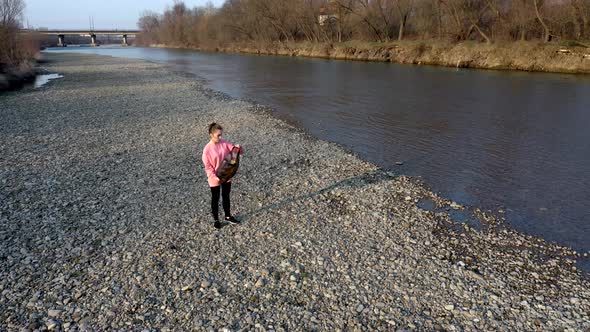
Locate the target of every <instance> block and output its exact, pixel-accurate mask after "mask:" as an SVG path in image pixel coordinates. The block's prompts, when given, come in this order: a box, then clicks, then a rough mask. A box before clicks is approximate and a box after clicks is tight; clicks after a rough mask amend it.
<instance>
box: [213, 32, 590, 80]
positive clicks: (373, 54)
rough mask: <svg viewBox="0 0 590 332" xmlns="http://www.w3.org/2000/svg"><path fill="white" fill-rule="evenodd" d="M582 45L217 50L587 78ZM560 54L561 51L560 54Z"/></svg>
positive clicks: (353, 44)
mask: <svg viewBox="0 0 590 332" xmlns="http://www.w3.org/2000/svg"><path fill="white" fill-rule="evenodd" d="M584 45H586V43H584V42H576V43H575V44H572V43H564V42H561V43H541V42H535V41H527V42H495V43H491V44H487V43H481V42H475V41H466V42H461V43H453V42H449V41H441V40H408V41H391V42H385V43H378V42H364V41H354V40H353V41H347V42H344V43H311V42H297V43H293V42H291V43H256V44H234V45H232V46H230V47H225V48H218V49H217V50H219V51H225V52H243V53H255V54H273V55H286V56H306V57H322V58H332V59H346V60H362V61H388V62H396V63H409V64H427V65H439V66H448V67H462V68H481V69H501V70H524V71H544V72H562V73H586V74H588V73H590V48H587V47H585V46H584ZM563 50H566V51H565V52H564V51H563Z"/></svg>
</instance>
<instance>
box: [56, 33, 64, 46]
mask: <svg viewBox="0 0 590 332" xmlns="http://www.w3.org/2000/svg"><path fill="white" fill-rule="evenodd" d="M65 39H66V36H65V35H57V46H59V47H65V46H66V44H65Z"/></svg>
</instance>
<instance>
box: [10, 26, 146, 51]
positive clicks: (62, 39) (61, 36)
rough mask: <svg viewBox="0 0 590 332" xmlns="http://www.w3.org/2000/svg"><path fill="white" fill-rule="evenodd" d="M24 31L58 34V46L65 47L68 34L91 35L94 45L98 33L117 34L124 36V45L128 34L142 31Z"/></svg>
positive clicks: (132, 34) (134, 34)
mask: <svg viewBox="0 0 590 332" xmlns="http://www.w3.org/2000/svg"><path fill="white" fill-rule="evenodd" d="M22 32H35V33H38V34H41V35H56V36H57V38H58V39H57V40H58V41H57V46H61V47H65V46H67V44H66V35H80V36H87V37H90V39H91V40H92V43H91V44H92V46H96V45H98V44H97V43H96V36H97V35H117V36H122V37H123V46H127V45H129V44H128V43H127V36H137V35H138V34H140V33H141V31H139V30H83V29H77V30H34V31H30V30H23V31H22Z"/></svg>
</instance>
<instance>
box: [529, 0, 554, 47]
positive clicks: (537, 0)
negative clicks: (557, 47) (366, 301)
mask: <svg viewBox="0 0 590 332" xmlns="http://www.w3.org/2000/svg"><path fill="white" fill-rule="evenodd" d="M533 4H534V7H535V15H537V20H539V23H540V24H541V26H542V27H543V41H544V42H546V43H547V42H548V41H550V40H551V33H550V32H549V27H548V26H547V24H545V20H543V17H542V16H541V10H540V8H541V7H542V6H543V0H533Z"/></svg>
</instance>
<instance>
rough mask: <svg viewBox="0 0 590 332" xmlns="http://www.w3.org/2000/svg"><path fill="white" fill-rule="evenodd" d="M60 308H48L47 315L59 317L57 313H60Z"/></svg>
mask: <svg viewBox="0 0 590 332" xmlns="http://www.w3.org/2000/svg"><path fill="white" fill-rule="evenodd" d="M61 312H62V311H61V310H58V309H49V310H47V315H48V316H49V317H59V315H61Z"/></svg>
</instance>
